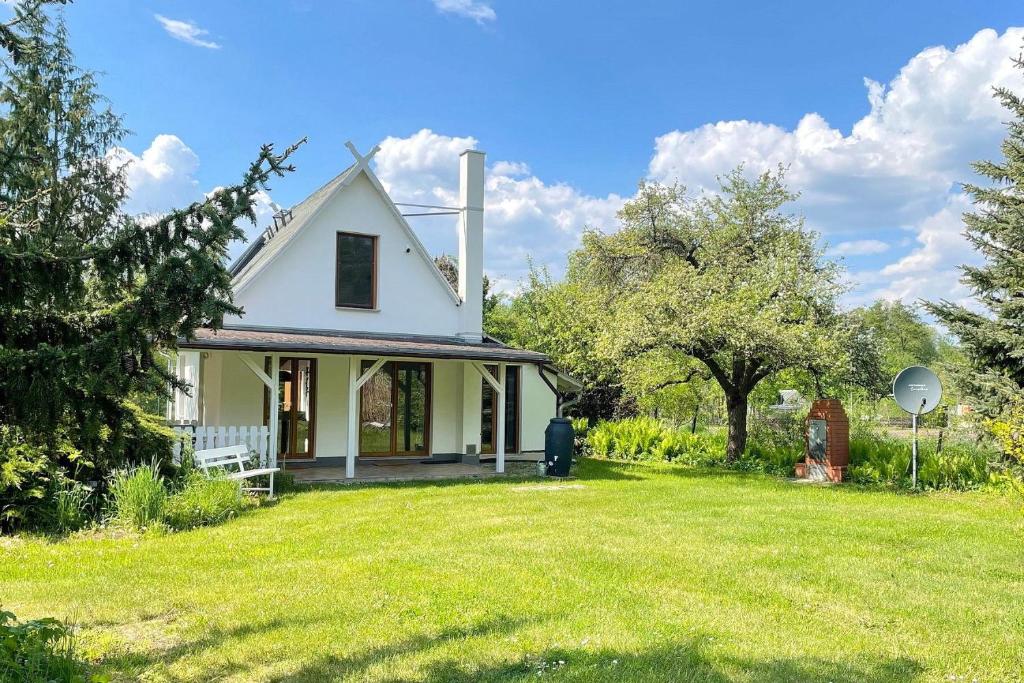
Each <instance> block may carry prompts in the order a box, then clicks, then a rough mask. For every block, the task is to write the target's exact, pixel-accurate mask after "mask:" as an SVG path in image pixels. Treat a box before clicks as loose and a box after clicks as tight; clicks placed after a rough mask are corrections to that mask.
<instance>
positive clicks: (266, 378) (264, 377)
mask: <svg viewBox="0 0 1024 683" xmlns="http://www.w3.org/2000/svg"><path fill="white" fill-rule="evenodd" d="M235 355H237V356H238V358H239V359H240V360H241V361H242V362H243V363H245V366H246V367H247V368H249V369H250V370H252V373H253V374H254V375H256V376H257V377H259V379H260V381H261V382H263V383H264V384H265V385H266V386H267V388H268V389H270V394H271V395H273V394H274V380H272V379H270V375H268V374H267V373H265V372H263V368H261V367H260V366H258V365H256V363H255V361H253V359H252V358H249V356H247V355H246V354H244V353H236V354H235Z"/></svg>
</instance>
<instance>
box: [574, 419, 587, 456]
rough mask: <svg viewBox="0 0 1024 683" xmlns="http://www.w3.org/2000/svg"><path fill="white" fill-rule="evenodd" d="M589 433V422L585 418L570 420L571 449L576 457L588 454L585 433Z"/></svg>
mask: <svg viewBox="0 0 1024 683" xmlns="http://www.w3.org/2000/svg"><path fill="white" fill-rule="evenodd" d="M589 431H590V420H589V419H588V418H585V417H574V418H572V433H573V448H574V449H575V452H576V454H577V455H585V454H586V453H587V452H588V444H587V432H589Z"/></svg>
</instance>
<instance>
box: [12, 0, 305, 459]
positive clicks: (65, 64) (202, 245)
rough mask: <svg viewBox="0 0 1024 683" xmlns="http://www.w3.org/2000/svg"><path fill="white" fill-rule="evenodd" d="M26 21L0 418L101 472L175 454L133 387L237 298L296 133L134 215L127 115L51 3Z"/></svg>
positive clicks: (148, 383) (154, 374)
mask: <svg viewBox="0 0 1024 683" xmlns="http://www.w3.org/2000/svg"><path fill="white" fill-rule="evenodd" d="M16 19H17V21H16V22H11V23H10V24H8V25H7V27H8V30H9V33H10V34H11V35H7V36H6V39H5V42H4V45H5V46H8V47H9V46H10V45H11V44H16V45H17V46H18V49H17V50H16V51H13V52H12V51H11V50H10V49H8V51H7V55H6V57H5V58H4V59H3V60H2V65H0V74H2V82H0V425H4V426H5V428H6V429H7V432H8V434H9V433H10V430H11V429H12V428H13V429H15V430H17V433H18V438H19V439H21V440H24V441H25V442H28V443H33V444H37V445H42V446H43V447H44V448H48V450H49V451H50V452H51V453H54V454H58V455H56V456H53V457H56V458H60V457H63V456H61V455H60V454H61V453H64V454H67V453H74V452H75V451H78V452H79V453H80V454H81V455H80V456H79V458H80V462H81V460H88V461H90V462H91V463H92V464H93V465H95V467H96V469H97V470H98V471H97V472H92V473H88V472H87V473H86V474H85V475H82V476H93V475H94V474H101V473H102V472H103V471H105V470H108V469H109V468H111V467H114V466H117V465H119V464H121V463H123V462H124V461H125V460H126V459H129V460H130V459H148V458H151V457H154V456H163V455H166V451H164V450H163V448H164V446H166V442H164V441H162V440H161V439H160V438H159V437H157V436H154V430H153V429H152V428H149V427H147V425H150V426H151V425H152V421H151V420H149V419H147V416H146V415H144V414H143V412H142V411H141V410H140V409H139V408H138V407H137V406H136V404H135V402H134V400H135V399H138V398H140V397H146V396H152V395H154V394H159V393H160V392H165V391H166V388H167V386H168V383H169V382H173V381H174V380H173V378H172V377H170V376H169V375H168V373H167V372H166V370H165V369H164V367H163V364H162V363H160V362H158V361H157V360H156V354H157V353H158V352H160V351H162V350H172V349H174V347H175V345H176V343H177V340H178V339H179V338H180V337H189V336H190V335H192V334H193V333H194V330H195V329H196V328H197V327H201V326H213V327H218V326H220V325H221V324H222V322H223V318H224V316H225V314H230V313H237V312H238V309H237V308H236V307H235V306H234V305H233V303H232V300H231V285H230V276H229V274H228V272H227V270H226V269H225V266H224V263H225V259H226V254H227V247H228V243H229V242H230V241H231V240H234V239H239V238H241V237H242V233H241V231H240V230H239V228H238V227H236V221H237V220H239V219H240V218H243V217H247V218H249V219H250V220H255V216H254V211H253V200H254V196H255V195H256V193H257V192H258V191H259V190H260V189H264V188H265V187H266V182H267V181H268V180H269V179H270V178H271V177H272V176H279V175H282V174H283V173H285V172H286V171H290V170H291V166H289V165H286V159H287V158H288V157H289V155H290V154H291V153H292V152H293V150H294V149H295V146H292V147H289V148H288V149H287V150H285V151H284V152H283V153H281V154H278V153H275V152H274V150H273V148H272V146H270V145H265V146H264V147H263V148H262V150H261V151H260V154H259V156H258V157H257V159H256V160H255V161H254V162H253V163H252V164H251V165H250V166H249V168H248V169H247V170H246V172H245V173H244V174H243V176H242V179H241V181H240V182H239V183H237V184H234V185H231V186H229V187H224V188H223V189H219V190H217V191H215V192H213V193H212V194H210V195H208V196H207V197H206V198H205V199H204V200H202V201H198V202H196V203H193V204H192V205H190V206H187V207H184V208H181V209H177V210H173V211H171V212H169V213H167V214H166V215H163V216H159V217H150V218H140V217H136V216H131V215H127V214H125V213H124V212H123V211H122V209H121V207H122V205H123V202H124V200H125V198H126V193H127V192H128V188H127V186H126V180H125V169H124V168H123V167H121V166H118V165H117V164H116V163H115V162H113V161H112V159H113V157H111V156H110V155H109V154H108V153H109V151H110V150H111V148H112V147H113V146H115V145H116V144H117V143H118V142H119V141H120V140H121V139H122V138H123V136H124V134H125V129H124V127H123V125H122V121H121V119H120V118H119V117H118V116H117V115H115V114H114V113H113V112H112V111H111V110H110V108H109V106H107V104H106V102H105V100H104V99H103V98H102V97H101V96H100V95H99V93H98V92H97V86H96V79H95V78H94V76H93V75H92V74H91V73H89V72H86V71H83V70H81V69H79V68H78V67H77V66H76V65H75V62H74V58H73V55H72V53H71V51H70V49H69V47H68V41H67V33H66V29H65V26H64V23H63V20H62V19H60V18H59V17H58V18H56V19H54V20H51V19H50V18H48V17H47V16H46V15H45V14H44V13H42V12H39V11H38V3H25V4H24V5H23V6H22V7H21V8H19V9H18V13H17V15H16ZM12 36H13V37H12ZM15 57H17V59H15ZM68 445H70V446H72V447H73V448H71V449H68V448H67V446H68ZM69 457H70V456H69ZM80 462H79V464H80ZM61 464H62V465H63V466H64V467H65V468H67V469H69V470H70V468H71V464H70V463H67V462H64V463H58V465H61ZM90 469H91V468H90Z"/></svg>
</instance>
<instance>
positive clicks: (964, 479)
mask: <svg viewBox="0 0 1024 683" xmlns="http://www.w3.org/2000/svg"><path fill="white" fill-rule="evenodd" d="M936 447H937V444H936V443H935V442H934V441H930V440H920V441H919V443H918V465H917V477H918V482H919V483H920V485H921V486H922V487H924V488H926V489H954V490H966V489H973V488H979V487H982V486H985V485H986V484H988V483H989V482H990V481H991V479H992V474H991V472H992V469H991V463H992V461H993V460H994V459H995V458H996V457H997V455H998V454H997V453H996V452H995V451H994V450H993V449H991V448H988V447H986V446H984V445H979V444H977V443H967V442H947V443H946V444H944V445H943V448H942V451H941V452H936ZM911 448H912V446H911V441H910V439H909V438H907V437H905V436H904V437H896V436H892V435H887V434H879V433H871V432H867V431H865V430H863V429H858V430H856V431H855V433H854V434H853V435H852V436H851V438H850V467H849V471H848V476H849V478H850V480H851V481H853V482H856V483H861V484H877V485H883V486H889V487H895V488H908V487H909V486H910V484H911V476H910V460H911V457H912V455H911Z"/></svg>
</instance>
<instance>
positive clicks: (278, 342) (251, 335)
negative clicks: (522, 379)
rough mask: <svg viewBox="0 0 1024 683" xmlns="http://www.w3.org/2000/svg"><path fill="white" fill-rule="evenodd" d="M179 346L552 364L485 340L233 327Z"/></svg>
mask: <svg viewBox="0 0 1024 683" xmlns="http://www.w3.org/2000/svg"><path fill="white" fill-rule="evenodd" d="M178 346H179V347H180V348H183V349H209V350H233V351H295V352H304V353H337V354H347V355H366V356H409V357H413V358H438V359H450V360H477V361H505V362H520V363H549V362H550V359H549V358H548V357H547V355H545V354H543V353H538V352H536V351H525V350H523V349H514V348H511V347H508V346H505V345H504V344H502V343H501V342H498V341H496V340H494V339H491V338H489V337H485V338H484V341H483V342H480V343H477V344H474V343H471V342H467V341H465V340H464V339H459V338H458V337H431V336H426V335H416V334H369V333H364V332H349V331H336V330H309V329H295V328H269V327H241V326H231V327H225V328H223V329H220V330H212V329H210V328H205V327H204V328H200V329H198V330H196V333H195V337H194V338H192V339H180V340H179V341H178Z"/></svg>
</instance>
